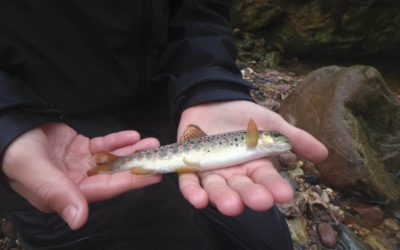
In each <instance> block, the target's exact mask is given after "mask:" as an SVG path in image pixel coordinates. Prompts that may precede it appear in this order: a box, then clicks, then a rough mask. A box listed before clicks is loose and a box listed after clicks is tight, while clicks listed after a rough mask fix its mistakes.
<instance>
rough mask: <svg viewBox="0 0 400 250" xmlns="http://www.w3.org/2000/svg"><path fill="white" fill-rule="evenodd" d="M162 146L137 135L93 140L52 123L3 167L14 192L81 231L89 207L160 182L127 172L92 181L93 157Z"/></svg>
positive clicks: (27, 138)
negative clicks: (89, 174)
mask: <svg viewBox="0 0 400 250" xmlns="http://www.w3.org/2000/svg"><path fill="white" fill-rule="evenodd" d="M158 145H159V142H158V141H157V140H155V139H144V140H140V136H139V134H138V133H137V132H135V131H123V132H118V133H113V134H109V135H107V136H104V137H97V138H93V139H89V138H87V137H84V136H82V135H79V134H77V133H76V131H74V130H73V129H72V128H70V127H69V126H67V125H66V124H62V123H51V124H46V125H43V126H40V127H38V128H35V129H32V130H30V131H28V132H26V133H25V134H23V135H21V136H20V137H18V138H17V139H15V140H14V141H13V142H12V143H11V145H10V146H9V147H8V148H7V150H6V152H5V155H4V160H3V165H2V166H3V171H4V173H5V174H6V176H7V177H8V179H9V184H10V186H11V188H12V189H13V190H15V191H16V192H17V193H19V194H20V195H21V196H23V197H24V198H25V199H26V200H28V201H29V202H30V203H31V204H32V205H33V206H35V207H36V208H38V209H39V210H41V211H43V212H57V213H58V214H59V215H60V216H62V217H63V219H64V220H65V221H66V222H67V223H68V224H69V226H70V227H71V228H72V229H77V228H79V227H81V226H82V225H83V224H84V223H85V222H86V220H87V216H88V202H94V201H100V200H105V199H109V198H112V197H114V196H116V195H119V194H121V193H123V192H126V191H129V190H132V189H137V188H142V187H145V186H147V185H151V184H154V183H156V182H158V181H160V179H161V177H160V176H157V175H155V176H135V175H132V174H130V173H128V172H125V173H117V174H113V175H97V176H91V177H87V174H86V172H87V170H89V169H90V168H91V167H93V166H94V165H95V163H94V159H93V154H95V153H98V152H102V151H111V152H113V153H115V154H118V155H124V154H130V153H132V152H134V151H136V150H141V149H145V148H150V147H156V146H158Z"/></svg>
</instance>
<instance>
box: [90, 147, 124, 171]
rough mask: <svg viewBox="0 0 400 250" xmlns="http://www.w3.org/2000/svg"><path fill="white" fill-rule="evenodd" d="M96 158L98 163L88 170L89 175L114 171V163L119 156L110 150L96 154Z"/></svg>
mask: <svg viewBox="0 0 400 250" xmlns="http://www.w3.org/2000/svg"><path fill="white" fill-rule="evenodd" d="M94 159H95V161H96V164H97V165H96V166H95V167H94V168H92V169H90V170H89V171H87V175H88V176H93V175H97V174H99V173H103V172H112V170H113V168H112V165H113V163H114V162H115V161H116V160H117V159H118V156H116V155H113V154H111V153H108V152H101V153H97V154H95V156H94Z"/></svg>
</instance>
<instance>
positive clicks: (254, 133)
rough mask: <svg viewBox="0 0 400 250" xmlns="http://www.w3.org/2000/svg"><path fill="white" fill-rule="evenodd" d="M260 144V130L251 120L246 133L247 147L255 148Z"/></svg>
mask: <svg viewBox="0 0 400 250" xmlns="http://www.w3.org/2000/svg"><path fill="white" fill-rule="evenodd" d="M257 142H258V129H257V125H256V123H255V122H254V121H253V119H250V121H249V124H248V125H247V131H246V145H247V147H250V148H254V147H255V146H257Z"/></svg>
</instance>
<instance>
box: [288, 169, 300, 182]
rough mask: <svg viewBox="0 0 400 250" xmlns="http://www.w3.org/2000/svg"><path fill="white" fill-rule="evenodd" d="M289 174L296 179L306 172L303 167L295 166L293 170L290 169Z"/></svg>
mask: <svg viewBox="0 0 400 250" xmlns="http://www.w3.org/2000/svg"><path fill="white" fill-rule="evenodd" d="M288 175H289V177H290V178H292V179H296V177H300V176H302V175H304V172H303V170H302V169H301V168H295V169H293V170H289V171H288Z"/></svg>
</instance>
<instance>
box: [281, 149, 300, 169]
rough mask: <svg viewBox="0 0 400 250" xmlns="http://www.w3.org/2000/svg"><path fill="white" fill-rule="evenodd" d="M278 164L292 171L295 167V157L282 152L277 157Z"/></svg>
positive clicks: (289, 153) (292, 154) (290, 153)
mask: <svg viewBox="0 0 400 250" xmlns="http://www.w3.org/2000/svg"><path fill="white" fill-rule="evenodd" d="M279 162H280V163H281V164H282V165H283V166H286V167H288V169H294V168H296V166H297V156H296V155H295V154H294V153H292V152H284V153H282V154H280V155H279Z"/></svg>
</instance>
